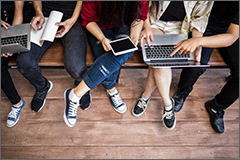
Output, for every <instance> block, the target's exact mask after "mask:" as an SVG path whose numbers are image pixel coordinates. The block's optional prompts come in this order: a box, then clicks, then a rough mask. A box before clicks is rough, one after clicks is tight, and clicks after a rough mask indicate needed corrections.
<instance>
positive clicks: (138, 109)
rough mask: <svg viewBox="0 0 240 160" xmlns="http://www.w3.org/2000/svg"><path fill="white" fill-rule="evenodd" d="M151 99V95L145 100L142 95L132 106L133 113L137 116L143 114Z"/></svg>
mask: <svg viewBox="0 0 240 160" xmlns="http://www.w3.org/2000/svg"><path fill="white" fill-rule="evenodd" d="M149 100H150V97H149V98H148V100H146V101H144V100H143V98H142V97H140V98H139V99H138V101H137V103H136V104H135V105H134V106H133V108H132V114H133V115H134V116H135V117H139V116H141V115H142V114H143V113H144V112H145V110H146V109H147V104H148V102H149Z"/></svg>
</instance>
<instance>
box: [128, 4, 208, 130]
mask: <svg viewBox="0 0 240 160" xmlns="http://www.w3.org/2000/svg"><path fill="white" fill-rule="evenodd" d="M212 4H213V2H210V1H151V2H150V7H149V13H148V14H149V15H148V20H146V21H145V23H144V30H143V31H142V32H141V35H142V37H146V38H147V41H148V44H150V40H152V41H153V40H154V39H153V34H180V33H185V34H187V33H188V32H189V31H190V32H192V36H193V37H201V36H202V34H203V32H204V31H205V28H206V25H207V21H208V15H209V13H210V10H211V7H212ZM200 49H201V48H200V47H199V48H197V49H196V50H195V53H194V54H195V59H198V58H199V57H198V55H199V53H200V52H199V51H200ZM171 79H172V75H171V68H152V67H150V66H149V69H148V76H147V82H146V88H145V91H144V92H143V94H142V95H141V97H140V98H139V99H138V101H137V103H136V104H135V106H134V107H133V108H132V114H133V115H134V116H136V117H138V116H141V115H142V114H143V113H144V112H145V110H146V108H147V104H148V103H149V100H150V97H151V94H152V92H153V91H154V90H155V88H156V87H157V88H158V91H159V93H160V95H161V97H162V100H163V104H164V112H163V117H162V118H163V124H164V126H165V127H166V128H167V129H169V130H172V129H174V127H175V125H176V118H175V114H174V108H173V107H174V100H173V99H172V98H170V96H169V94H170V84H171Z"/></svg>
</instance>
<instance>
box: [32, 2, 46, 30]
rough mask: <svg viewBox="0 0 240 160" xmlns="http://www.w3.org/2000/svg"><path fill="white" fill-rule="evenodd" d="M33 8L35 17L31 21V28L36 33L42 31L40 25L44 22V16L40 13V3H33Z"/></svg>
mask: <svg viewBox="0 0 240 160" xmlns="http://www.w3.org/2000/svg"><path fill="white" fill-rule="evenodd" d="M33 7H34V9H35V13H36V16H35V17H34V18H33V19H32V21H31V26H32V28H33V29H34V30H35V31H37V30H40V29H42V24H43V22H44V21H45V19H44V15H43V13H42V2H41V1H33Z"/></svg>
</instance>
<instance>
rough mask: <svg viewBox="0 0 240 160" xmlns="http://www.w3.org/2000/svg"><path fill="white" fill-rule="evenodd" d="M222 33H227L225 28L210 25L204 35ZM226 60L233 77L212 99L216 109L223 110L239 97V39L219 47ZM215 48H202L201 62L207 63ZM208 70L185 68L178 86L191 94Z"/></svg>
mask: <svg viewBox="0 0 240 160" xmlns="http://www.w3.org/2000/svg"><path fill="white" fill-rule="evenodd" d="M220 33H226V29H225V30H222V31H220V30H217V31H216V27H214V25H209V26H208V27H207V29H206V32H205V33H204V36H211V35H216V34H220ZM218 49H219V51H220V53H221V55H222V57H223V59H224V61H225V62H226V64H227V65H228V67H229V69H230V71H231V79H230V80H229V81H228V82H227V83H226V84H225V85H224V87H223V88H222V90H221V92H220V93H218V94H217V95H216V96H215V98H214V99H213V100H212V102H213V104H214V109H216V110H219V111H221V110H223V109H226V108H228V107H229V106H230V105H231V104H232V103H234V102H235V101H236V100H237V99H238V97H239V39H238V40H237V41H236V42H235V43H234V44H232V45H231V46H229V47H225V48H218ZM212 50H213V48H205V47H203V49H202V55H201V63H202V64H207V63H208V61H209V59H210V56H211V53H212ZM205 71H206V68H198V67H197V68H184V69H183V70H182V73H181V76H180V81H179V83H178V88H179V89H180V90H181V91H182V92H184V93H186V94H189V93H190V92H191V91H192V89H193V85H194V84H195V83H196V81H197V79H198V78H199V77H200V76H201V75H202V74H203V73H204V72H205Z"/></svg>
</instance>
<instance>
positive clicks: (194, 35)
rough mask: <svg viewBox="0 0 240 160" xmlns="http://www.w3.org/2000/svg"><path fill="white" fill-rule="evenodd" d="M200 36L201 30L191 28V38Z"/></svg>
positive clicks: (201, 34)
mask: <svg viewBox="0 0 240 160" xmlns="http://www.w3.org/2000/svg"><path fill="white" fill-rule="evenodd" d="M202 36H203V33H202V32H199V31H198V30H197V29H196V28H193V30H192V37H193V38H197V37H202Z"/></svg>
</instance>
